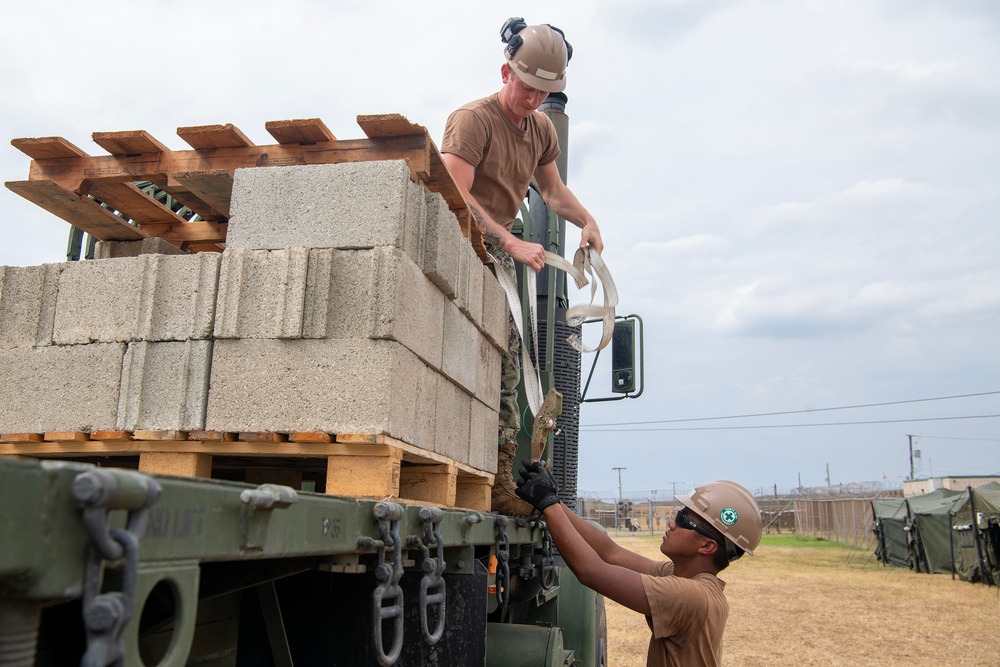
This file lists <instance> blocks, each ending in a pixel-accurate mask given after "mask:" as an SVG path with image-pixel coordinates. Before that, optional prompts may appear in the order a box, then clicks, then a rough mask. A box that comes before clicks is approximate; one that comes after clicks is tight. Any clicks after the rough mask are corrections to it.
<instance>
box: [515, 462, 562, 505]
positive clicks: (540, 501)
mask: <svg viewBox="0 0 1000 667" xmlns="http://www.w3.org/2000/svg"><path fill="white" fill-rule="evenodd" d="M521 466H522V468H523V470H521V472H520V473H519V475H520V477H521V479H519V480H517V489H516V490H515V491H514V493H516V494H517V497H518V498H520V499H521V500H523V501H525V502H527V503H531V506H532V507H534V508H535V509H536V510H538V511H539V512H542V511H544V510H545V508H546V507H550V506H552V505H555V504H556V503H558V502H559V496H558V495H557V493H556V491H557V489H558V485H557V484H556V478H555V477H553V476H552V472H551V471H550V470H549V469H548V468H546V467H545V464H544V463H542V462H541V461H532V462H530V463H529V462H528V461H521Z"/></svg>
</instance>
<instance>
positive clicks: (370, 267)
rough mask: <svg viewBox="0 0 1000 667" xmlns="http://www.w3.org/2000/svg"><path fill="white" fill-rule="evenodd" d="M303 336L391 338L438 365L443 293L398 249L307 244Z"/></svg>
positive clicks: (435, 366) (432, 363)
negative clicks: (307, 269) (346, 247)
mask: <svg viewBox="0 0 1000 667" xmlns="http://www.w3.org/2000/svg"><path fill="white" fill-rule="evenodd" d="M306 292H307V293H306V308H305V326H304V327H303V337H305V338H327V337H330V338H384V339H387V340H395V341H398V342H400V343H402V344H403V345H405V346H406V347H407V348H409V349H410V350H411V351H412V352H414V353H415V354H416V355H417V356H419V357H420V358H421V359H422V360H423V361H425V362H426V363H428V364H430V365H431V366H432V367H434V368H435V369H437V368H440V367H441V336H442V327H443V325H444V322H443V314H444V303H445V301H446V299H445V296H444V295H443V294H442V293H441V291H440V290H438V288H437V287H436V286H435V285H434V284H433V283H432V282H431V281H430V280H429V279H428V278H427V277H426V276H425V275H423V273H422V272H421V271H420V267H418V266H417V265H416V264H415V263H414V262H413V260H412V259H410V257H409V256H408V255H406V254H405V253H404V252H402V251H401V250H399V249H398V248H394V247H391V246H383V247H379V248H374V249H372V250H335V249H326V248H324V249H315V248H314V249H312V250H311V251H310V255H309V279H308V285H307V290H306Z"/></svg>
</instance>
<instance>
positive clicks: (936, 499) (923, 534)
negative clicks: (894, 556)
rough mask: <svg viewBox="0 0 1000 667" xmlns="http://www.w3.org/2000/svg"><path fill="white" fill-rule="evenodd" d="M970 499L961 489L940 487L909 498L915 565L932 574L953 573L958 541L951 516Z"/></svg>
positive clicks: (907, 500)
mask: <svg viewBox="0 0 1000 667" xmlns="http://www.w3.org/2000/svg"><path fill="white" fill-rule="evenodd" d="M966 501H967V496H966V494H965V493H963V492H962V491H950V490H948V489H937V490H935V491H931V492H930V493H926V494H924V495H922V496H914V497H912V498H907V499H906V503H907V505H908V506H909V514H910V541H911V552H912V553H913V555H914V558H913V563H912V567H913V569H914V570H916V571H917V572H926V573H929V574H954V573H955V569H954V558H955V556H954V554H955V546H956V545H955V542H956V541H957V540H958V536H957V535H956V534H955V531H953V530H952V516H953V515H954V514H955V513H956V512H957V511H958V508H960V507H962V506H963V505H964V504H965V503H966Z"/></svg>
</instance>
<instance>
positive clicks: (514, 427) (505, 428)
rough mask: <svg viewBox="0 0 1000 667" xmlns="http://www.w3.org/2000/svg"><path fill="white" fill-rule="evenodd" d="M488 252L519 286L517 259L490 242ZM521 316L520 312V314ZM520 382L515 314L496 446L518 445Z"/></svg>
mask: <svg viewBox="0 0 1000 667" xmlns="http://www.w3.org/2000/svg"><path fill="white" fill-rule="evenodd" d="M486 249H487V250H488V251H489V253H490V254H491V255H493V257H494V258H495V259H496V260H497V261H496V269H497V271H503V272H504V273H506V274H507V275H508V276H509V277H510V279H511V281H512V282H513V283H514V284H515V285H516V284H517V270H516V269H515V267H514V260H513V258H511V256H510V255H508V254H507V252H506V251H505V250H501V249H500V248H497V247H496V246H494V245H491V244H489V243H487V244H486ZM517 315H518V316H520V313H518V314H517ZM520 381H521V336H520V335H519V334H518V333H517V325H516V324H515V323H514V313H511V314H510V316H509V317H508V319H507V352H506V353H504V355H503V358H502V360H501V366H500V422H499V426H498V427H497V445H498V446H499V445H504V444H507V443H514V444H517V433H518V431H520V430H521V409H520V407H519V406H518V404H517V385H518V383H519V382H520Z"/></svg>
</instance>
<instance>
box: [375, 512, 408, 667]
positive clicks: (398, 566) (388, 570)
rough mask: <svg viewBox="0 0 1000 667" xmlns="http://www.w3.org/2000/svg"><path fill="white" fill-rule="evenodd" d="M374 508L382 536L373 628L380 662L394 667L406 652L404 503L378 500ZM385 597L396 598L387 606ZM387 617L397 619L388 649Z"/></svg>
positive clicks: (386, 666)
mask: <svg viewBox="0 0 1000 667" xmlns="http://www.w3.org/2000/svg"><path fill="white" fill-rule="evenodd" d="M373 511H374V514H375V518H376V519H378V531H379V536H380V537H381V540H380V543H379V545H378V565H377V566H376V567H375V579H376V581H378V582H379V583H378V585H377V586H375V590H374V591H373V592H372V620H373V623H372V632H373V634H374V637H373V638H374V642H375V652H376V655H377V657H378V662H379V664H380V665H382V667H391V665H394V664H396V661H397V660H399V656H400V654H401V653H402V652H403V589H402V588H400V586H399V580H400V579H402V578H403V552H402V544H401V542H400V539H399V521H400V519H402V518H403V507H402V505H397V504H396V503H389V502H380V503H376V504H375V508H374V510H373ZM386 547H391V548H392V562H386V560H385V550H386ZM385 600H388V601H394V602H393V604H391V605H390V606H388V607H385V606H383V605H382V603H383V601H385ZM387 619H393V621H394V622H393V631H394V632H393V638H392V648H391V649H390V650H389V652H388V653H386V651H385V645H384V644H383V643H382V623H383V622H384V621H386V620H387Z"/></svg>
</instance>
